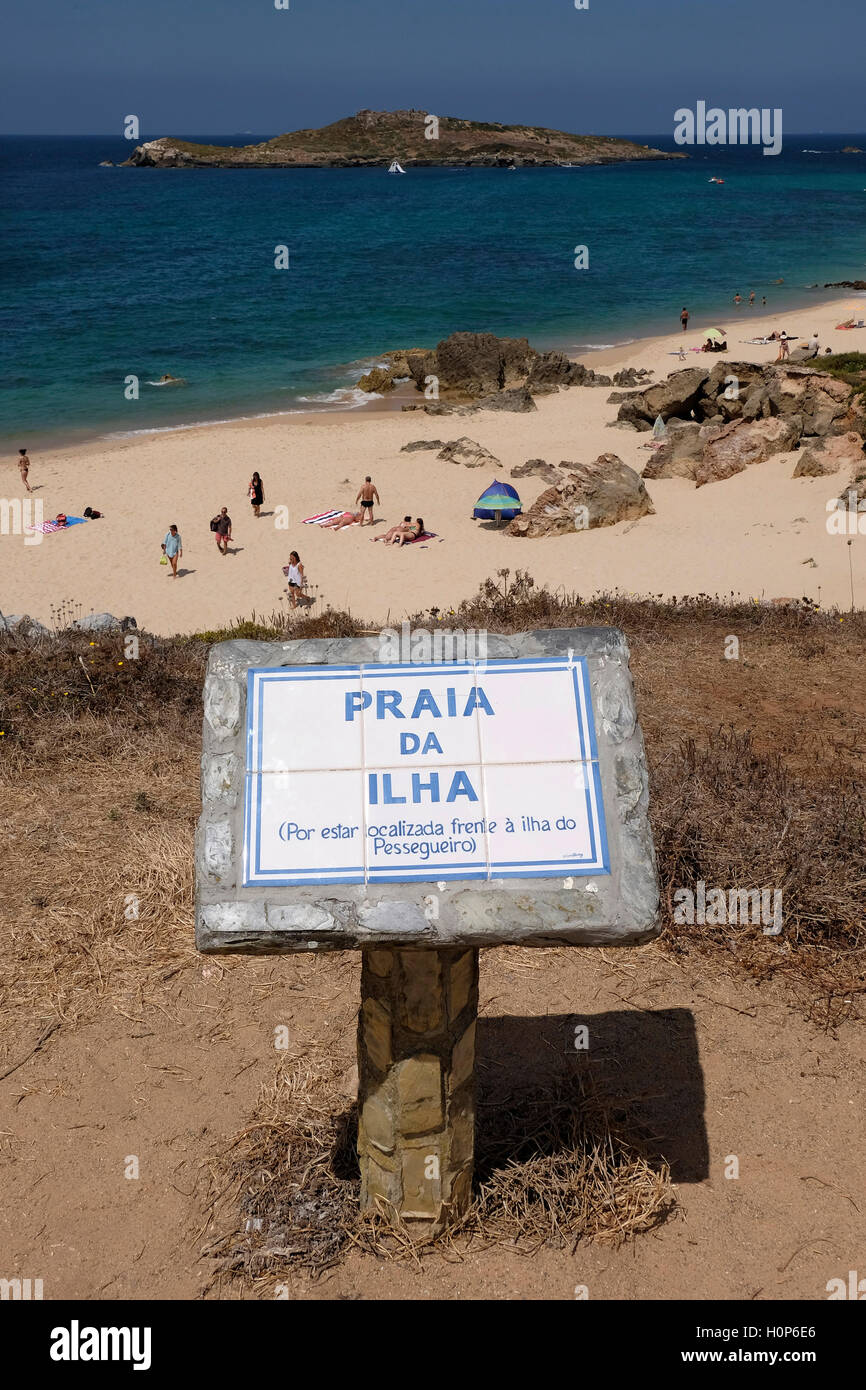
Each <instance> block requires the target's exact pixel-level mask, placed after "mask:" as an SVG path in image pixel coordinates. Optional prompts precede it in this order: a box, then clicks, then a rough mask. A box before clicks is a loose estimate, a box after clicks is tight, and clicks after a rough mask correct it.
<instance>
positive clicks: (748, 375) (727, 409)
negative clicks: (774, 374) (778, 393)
mask: <svg viewBox="0 0 866 1390" xmlns="http://www.w3.org/2000/svg"><path fill="white" fill-rule="evenodd" d="M763 386H764V374H763V368H762V367H760V366H758V365H757V364H756V363H753V362H716V363H715V365H714V366H713V369H712V371H711V372H710V374H709V376H708V377H707V380H706V382H705V383H704V385H703V387H702V389H701V399H700V402H699V406H698V408H697V409H696V411H695V414H699V415H700V417H701V419H703V420H710V419H712V418H713V417H715V416H717V415H720V416H721V417H722V419H723V420H725V421H729V420H737V419H739V418H740V417H741V416H742V415H743V414H744V413H745V405H746V401H747V400H748V398H749V396H750V395H751V392H752V390H753V389H755V388H758V389H762V388H763ZM768 413H769V412H768Z"/></svg>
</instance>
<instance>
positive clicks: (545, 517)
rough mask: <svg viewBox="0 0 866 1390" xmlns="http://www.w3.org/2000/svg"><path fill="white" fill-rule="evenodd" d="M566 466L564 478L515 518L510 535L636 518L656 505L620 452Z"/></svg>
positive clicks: (555, 533)
mask: <svg viewBox="0 0 866 1390" xmlns="http://www.w3.org/2000/svg"><path fill="white" fill-rule="evenodd" d="M560 467H561V469H562V470H563V473H564V476H563V478H562V480H561V481H560V482H557V483H554V485H553V486H552V487H550V488H548V489H547V490H546V491H545V492H542V494H541V496H540V497H539V498H537V500H536V501H535V502H533V504H532V506H531V507H530V508H529V510H528V511H526V512H523V513H522V515H521V516H516V517H515V518H514V520H513V521H512V522H510V523H509V525H508V528H507V530H508V534H509V535H510V536H524V537H529V538H537V537H540V536H563V535H567V534H569V533H571V532H574V531H586V530H590V529H592V528H594V527H596V526H615V525H616V523H617V522H618V521H635V520H637V519H638V518H639V517H642V516H650V515H652V514H653V513H654V511H655V508H654V507H653V505H652V501H651V499H650V495H649V493H648V492H647V490H646V487H645V486H644V482H643V479H642V478H641V477H640V475H639V474H637V473H636V472H635V471H634V469H633V468H629V466H628V464H625V463H623V461H622V459H620V458H618V457H617V456H616V454H601V455H599V457H598V458H597V459H596V460H595V462H594V463H567V462H563V463H562V464H561V465H560Z"/></svg>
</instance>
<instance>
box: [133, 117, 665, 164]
mask: <svg viewBox="0 0 866 1390" xmlns="http://www.w3.org/2000/svg"><path fill="white" fill-rule="evenodd" d="M434 122H435V124H434ZM434 131H435V132H436V135H435V138H429V135H428V132H430V133H432V132H434ZM687 158H688V156H687V155H685V154H680V153H666V152H664V151H662V150H656V149H651V148H650V146H649V145H638V144H635V143H634V142H633V141H631V140H620V139H617V138H615V137H613V136H607V135H569V134H567V133H566V132H565V131H562V130H548V129H546V128H545V127H543V126H521V125H501V124H499V123H498V122H485V121H464V120H459V119H457V118H456V117H454V116H440V117H434V116H431V115H429V113H428V112H426V111H415V110H410V111H358V112H357V113H356V115H354V116H347V117H345V118H344V119H343V120H340V121H335V122H334V123H333V124H332V125H327V126H322V128H321V129H320V130H294V131H291V132H290V133H289V134H287V135H277V136H276V137H275V138H274V139H273V140H265V141H264V142H263V143H262V144H260V145H243V146H235V145H196V144H191V143H190V142H189V141H187V140H176V139H174V138H173V137H171V136H163V137H162V138H161V139H159V140H147V141H145V143H144V144H141V145H137V146H136V148H135V149H134V150H133V152H132V154H131V156H130V158H129V159H127V160H125V161H124V162H125V164H126V165H134V166H138V167H144V168H156V169H181V168H184V169H185V168H212V169H247V168H278V169H283V168H287V169H345V168H368V167H370V168H381V167H385V168H387V167H388V166H389V165H391V164H392V162H393V161H395V160H398V161H399V162H400V164H401V165H402V166H403V168H404V169H407V168H420V167H424V166H439V167H448V166H467V165H468V166H470V167H484V166H488V167H493V168H497V167H498V168H509V167H512V166H513V167H515V168H516V167H518V166H520V167H542V166H551V165H552V166H556V165H566V166H568V165H572V166H573V165H587V164H614V163H619V162H620V161H622V160H637V159H687Z"/></svg>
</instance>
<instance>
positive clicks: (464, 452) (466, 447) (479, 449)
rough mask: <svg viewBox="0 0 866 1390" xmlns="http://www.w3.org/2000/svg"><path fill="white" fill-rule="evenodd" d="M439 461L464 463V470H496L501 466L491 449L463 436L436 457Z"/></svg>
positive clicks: (454, 440)
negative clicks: (487, 468)
mask: <svg viewBox="0 0 866 1390" xmlns="http://www.w3.org/2000/svg"><path fill="white" fill-rule="evenodd" d="M436 457H437V458H438V459H444V460H445V461H446V463H462V464H463V466H464V468H483V467H485V466H487V467H489V468H495V467H498V466H499V459H498V458H497V457H496V455H495V454H491V452H490V450H489V449H485V448H484V445H483V444H476V442H475V440H474V439H469V438H467V436H466V435H465V434H464V435H461V437H460V438H459V439H452V440H451V441H450V442H449V443H448V444H446V445H445V447H444V449H442V450H440V452H439V453H438V454H437V455H436Z"/></svg>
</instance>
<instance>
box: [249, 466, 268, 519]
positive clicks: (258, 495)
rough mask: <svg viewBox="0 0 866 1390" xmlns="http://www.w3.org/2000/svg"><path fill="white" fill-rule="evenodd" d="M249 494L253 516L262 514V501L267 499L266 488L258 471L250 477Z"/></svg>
mask: <svg viewBox="0 0 866 1390" xmlns="http://www.w3.org/2000/svg"><path fill="white" fill-rule="evenodd" d="M249 495H250V502H251V503H252V507H253V516H260V515H261V508H262V503H263V502H264V500H265V489H264V486H263V484H262V480H261V478H260V477H259V475H258V473H254V474H253V476H252V477H251V478H250V486H249Z"/></svg>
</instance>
